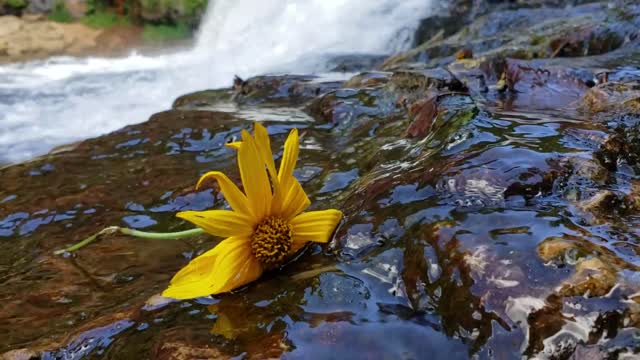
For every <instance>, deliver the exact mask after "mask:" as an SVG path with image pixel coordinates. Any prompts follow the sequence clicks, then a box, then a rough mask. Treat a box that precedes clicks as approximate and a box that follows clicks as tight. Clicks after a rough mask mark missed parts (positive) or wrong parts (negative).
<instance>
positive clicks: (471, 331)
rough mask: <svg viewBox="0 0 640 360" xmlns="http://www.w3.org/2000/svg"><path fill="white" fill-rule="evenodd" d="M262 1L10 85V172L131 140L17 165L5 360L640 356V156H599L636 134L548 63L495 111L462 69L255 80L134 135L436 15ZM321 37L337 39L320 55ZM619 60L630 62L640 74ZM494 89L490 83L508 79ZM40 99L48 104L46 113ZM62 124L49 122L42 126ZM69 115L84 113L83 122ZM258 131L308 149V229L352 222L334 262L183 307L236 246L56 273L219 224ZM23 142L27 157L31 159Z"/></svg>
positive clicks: (136, 255)
mask: <svg viewBox="0 0 640 360" xmlns="http://www.w3.org/2000/svg"><path fill="white" fill-rule="evenodd" d="M250 3H252V2H249V1H236V2H215V3H213V5H212V7H211V9H209V10H210V12H209V14H208V18H207V19H208V20H207V21H206V22H205V25H204V26H203V29H202V34H201V35H200V37H199V42H198V45H197V46H196V47H195V49H194V50H193V51H192V52H185V53H179V54H173V55H166V56H161V57H155V58H150V57H144V56H131V57H129V58H127V59H120V60H104V59H102V60H101V59H89V60H78V59H57V60H52V61H50V62H48V63H37V64H27V65H20V66H13V67H3V68H2V71H3V72H4V74H7V73H10V74H11V75H8V76H7V78H8V79H12V81H13V85H12V84H8V83H5V84H4V85H3V89H5V90H6V89H9V88H10V87H11V86H13V87H14V88H15V89H16V91H15V92H11V91H7V94H10V96H3V98H2V99H4V100H2V101H4V102H5V103H9V102H11V101H13V102H15V103H16V104H21V105H20V106H16V107H15V109H14V108H12V111H11V112H3V115H2V116H6V117H7V118H5V119H4V120H3V122H2V126H6V125H5V124H7V123H8V124H11V123H12V122H17V121H18V117H20V116H22V117H24V119H25V121H24V122H19V123H18V124H14V126H13V127H11V126H9V127H7V129H8V128H11V129H13V130H11V131H13V132H11V136H7V137H6V138H5V140H3V141H4V143H3V145H2V146H6V147H7V148H9V147H11V148H12V149H13V148H15V149H19V148H22V149H23V152H22V155H20V154H18V153H16V154H14V155H13V156H15V157H6V159H7V160H12V159H20V158H27V157H29V156H30V155H29V154H32V153H39V152H43V151H46V149H45V148H47V147H49V146H51V145H53V144H58V143H64V141H67V140H70V139H78V138H83V137H86V136H89V135H91V134H100V133H102V132H104V131H108V130H111V129H117V130H116V131H113V132H111V133H109V134H106V135H104V136H99V137H96V138H93V139H88V140H86V141H83V142H81V143H79V144H77V145H76V146H74V147H69V148H67V149H66V150H65V151H61V152H58V153H55V154H52V155H47V156H43V157H40V158H38V159H35V160H33V161H29V162H24V163H18V164H15V165H12V166H6V167H3V168H0V244H2V246H3V247H2V251H1V252H0V304H1V305H2V306H0V338H1V339H2V341H0V354H1V353H3V352H5V351H10V350H16V349H18V350H19V351H22V353H20V354H22V355H24V354H29V355H34V356H38V355H39V356H40V357H41V358H43V359H94V358H105V359H145V358H153V359H190V358H222V359H265V358H279V357H282V358H285V359H310V358H320V359H422V358H433V359H448V360H452V359H468V358H474V359H476V358H477V359H514V358H521V357H523V356H524V357H531V358H536V359H572V358H575V359H581V358H593V359H600V358H606V359H619V358H620V359H633V358H637V354H638V353H640V346H639V345H638V344H639V342H638V339H639V338H640V330H638V329H640V276H639V274H640V261H639V260H638V254H640V231H639V230H638V229H640V227H639V226H640V216H638V214H639V213H640V200H639V199H640V179H639V178H638V176H637V175H636V174H637V173H638V172H639V171H640V170H639V165H640V160H639V159H638V158H637V156H635V155H634V154H633V153H634V151H629V150H627V151H626V153H625V151H618V152H617V153H616V154H615V156H614V155H611V154H607V153H605V152H603V151H602V149H603V148H606V146H604V145H605V144H607V143H608V141H609V140H610V137H609V136H610V134H611V129H612V128H613V127H616V126H621V127H622V129H623V130H622V132H621V133H620V134H619V136H621V137H622V138H624V139H627V138H628V139H635V140H634V141H635V143H631V141H629V143H630V144H627V145H628V146H635V147H631V148H629V149H639V148H640V130H639V129H640V125H639V122H638V121H637V118H636V117H633V116H624V117H618V118H614V117H613V116H611V117H608V118H607V121H606V122H602V121H598V120H597V119H596V116H593V117H590V116H586V115H585V114H584V113H581V112H579V111H577V110H576V107H575V104H576V102H577V101H579V100H580V99H581V97H582V96H583V95H584V94H585V93H586V92H587V91H588V88H587V87H586V85H585V84H584V83H583V82H581V81H577V80H576V79H575V78H568V77H567V76H566V74H564V73H563V74H558V73H556V72H555V71H556V70H555V69H554V68H551V67H550V69H551V70H545V69H543V70H540V69H537V70H536V69H533V68H532V67H529V66H535V67H538V66H540V67H542V66H545V64H544V63H537V64H533V65H532V64H529V63H523V64H524V65H523V66H521V67H516V65H511V66H513V67H516V68H517V69H520V71H521V72H520V73H519V74H518V77H519V82H518V83H517V84H516V85H517V92H509V91H506V92H498V91H493V90H492V91H486V92H483V89H482V88H481V85H480V84H479V82H478V81H477V77H476V75H477V74H476V73H475V72H474V71H477V70H478V69H477V68H474V67H473V66H469V65H470V64H471V65H472V64H473V63H474V61H469V62H455V63H453V64H452V66H450V67H448V69H449V70H450V72H447V71H442V69H428V70H416V69H409V70H406V69H400V70H398V71H396V72H366V73H363V74H360V75H358V76H356V77H354V78H351V79H350V80H349V81H348V82H347V83H342V82H332V81H326V80H327V77H323V78H319V79H318V78H311V77H307V76H277V77H264V78H258V79H253V80H251V81H249V82H248V83H247V84H245V85H246V86H243V87H242V89H241V90H242V91H237V92H235V93H234V94H233V95H232V94H231V92H230V91H228V90H225V89H222V90H212V91H205V92H201V93H198V94H190V95H188V96H185V97H181V98H180V99H178V101H176V106H175V108H174V109H171V110H169V111H163V112H161V113H158V114H155V115H153V116H152V117H151V118H150V119H149V120H148V121H146V122H141V121H144V120H146V119H147V117H148V113H149V112H152V111H155V110H162V109H166V108H168V107H169V103H170V102H171V101H172V100H173V98H174V97H175V96H176V95H180V94H181V93H185V92H188V91H191V90H195V89H197V88H207V87H215V84H216V83H219V84H227V83H228V81H229V80H230V78H231V76H232V75H233V74H234V73H238V74H240V75H242V76H247V75H249V74H253V73H258V72H262V71H273V72H285V71H287V70H289V71H291V70H292V69H294V70H296V71H309V72H324V71H326V70H327V69H328V68H329V66H328V64H329V63H330V61H328V60H327V53H334V54H335V53H345V52H347V53H352V52H361V53H367V52H371V53H379V52H385V51H391V49H392V48H394V47H402V46H404V45H403V44H405V41H407V40H408V39H409V38H410V37H407V36H406V29H404V28H403V26H404V25H405V24H407V21H408V20H407V19H408V18H406V17H407V16H409V15H408V14H410V15H411V16H409V19H414V18H416V19H417V17H418V16H417V15H416V13H415V9H414V6H416V7H417V6H418V5H419V4H417V2H416V4H412V1H403V2H400V1H397V2H396V3H395V4H393V2H391V1H369V2H358V3H356V2H350V1H337V0H336V1H331V0H328V1H318V2H313V1H301V2H299V3H290V4H284V3H283V2H269V4H268V5H267V4H258V2H255V4H253V5H255V6H257V7H251V6H249V4H250ZM332 6H333V7H335V8H333V7H332ZM259 7H262V8H259ZM389 7H391V8H389ZM337 9H339V11H338V10H337ZM389 11H392V12H391V13H389ZM248 13H251V14H252V16H251V18H247V14H248ZM329 14H331V16H329ZM357 15H358V16H357ZM232 19H233V21H232ZM276 19H277V21H275V20H276ZM396 21H397V24H398V26H395V27H393V26H387V24H389V23H390V22H396ZM216 24H224V26H218V25H216ZM299 24H302V25H301V26H299ZM314 24H315V25H317V26H320V27H322V26H325V27H328V28H330V29H324V30H326V33H322V35H318V34H320V32H318V31H315V30H314V29H315V28H313V27H312V26H311V25H314ZM401 24H402V25H401ZM334 27H339V28H340V29H341V31H343V32H344V33H333V32H330V31H333V30H335V29H334ZM267 28H269V29H272V30H273V32H274V34H277V35H274V36H271V35H269V34H267V33H266V32H265V31H264V29H267ZM292 28H295V29H296V30H295V31H293V30H292ZM352 31H353V34H355V33H356V32H357V33H358V34H356V35H353V37H352V36H351V35H350V34H352ZM242 34H246V36H241V35H242ZM363 34H366V36H364V35H363ZM369 36H371V38H369ZM281 37H286V38H287V41H280V40H281V39H280V38H281ZM374 38H375V39H374ZM246 44H251V45H252V46H247V45H246ZM358 45H362V47H358ZM211 48H215V49H217V50H216V51H212V52H209V50H206V49H211ZM634 51H635V50H634ZM220 53H223V54H226V57H225V58H219V57H218V56H217V55H216V54H220ZM613 55H615V54H613ZM623 55H624V56H621V58H622V59H624V61H625V62H624V63H625V64H626V62H627V61H628V60H627V59H628V58H631V57H633V58H635V59H638V55H637V53H636V52H628V53H624V54H623ZM239 59H242V61H240V60H239ZM562 60H563V59H553V60H552V61H553V62H555V64H556V65H557V64H558V63H559V62H560V61H562ZM564 60H568V61H566V62H567V63H569V64H572V63H573V62H574V61H575V60H574V59H564ZM587 60H591V61H597V60H598V59H597V58H595V57H592V58H590V59H587ZM81 64H85V65H82V66H81ZM565 66H566V65H565ZM107 68H108V69H107ZM54 69H55V74H56V75H53V74H54V71H53V70H54ZM486 71H487V72H486V73H485V74H487V76H488V77H489V79H490V80H491V79H492V80H493V81H495V80H497V77H498V76H499V75H500V74H499V73H491V71H492V70H486ZM636 71H637V68H633V69H632V68H623V69H621V70H620V71H618V72H615V71H614V72H612V74H611V75H610V77H611V78H614V77H616V76H622V75H624V76H628V74H630V73H632V74H635V72H636ZM451 74H455V76H456V79H458V78H459V79H464V80H465V81H467V83H468V84H470V85H469V87H470V89H469V93H467V92H465V91H449V90H442V91H443V93H441V94H440V95H441V96H438V97H428V96H427V94H428V92H426V91H425V89H424V88H423V87H422V86H423V85H424V83H425V82H435V83H436V84H438V83H447V86H459V84H456V83H455V81H452V78H451V76H452V75H451ZM621 74H622V75H621ZM633 76H635V75H633ZM53 77H56V78H57V79H56V80H54V79H53ZM18 79H20V81H18ZM469 79H471V80H469ZM116 80H117V81H116ZM421 84H422V85H421ZM605 85H606V84H605ZM474 86H475V87H474ZM630 87H631V86H630ZM634 89H635V88H634ZM47 90H51V93H50V96H49V97H47V96H44V95H43V96H32V95H34V94H35V93H37V92H42V93H43V94H44V93H46V91H47ZM54 90H55V91H54ZM245 90H246V91H245ZM430 90H432V89H430ZM20 91H22V92H23V93H28V94H29V95H30V96H17V95H16V94H19V93H20ZM7 94H5V95H7ZM469 94H471V95H469ZM83 99H84V100H87V102H86V103H85V102H83V101H81V100H83ZM91 99H93V100H91ZM159 99H160V100H159ZM407 99H408V100H407ZM434 99H435V100H434ZM160 102H164V103H160ZM434 102H435V103H434ZM404 103H407V104H409V105H407V106H402V105H403V104H404ZM63 105H64V106H63ZM108 105H110V106H108ZM5 106H6V105H5ZM85 106H86V107H85ZM87 107H88V108H89V109H90V111H85V110H86V109H87ZM434 109H435V110H437V111H435V112H436V113H437V116H435V117H432V116H434V111H433V110H434ZM14 110H15V111H14ZM45 110H47V111H50V112H51V116H50V117H47V118H44V115H42V116H40V115H39V114H40V113H41V112H44V111H45ZM103 110H104V111H103ZM34 114H35V115H38V116H34ZM72 114H76V115H75V116H78V117H75V116H72V117H66V115H72ZM78 114H82V117H79V115H78ZM132 114H133V115H135V116H133V115H132ZM63 115H64V116H63ZM103 116H104V117H103ZM7 119H9V120H7ZM11 119H13V120H11ZM26 119H29V120H28V121H27V120H26ZM256 119H258V120H262V121H263V122H264V124H265V126H266V127H267V129H268V131H269V133H270V135H271V144H272V147H273V150H274V154H275V156H276V157H280V156H281V151H282V146H283V143H284V140H285V137H286V134H287V133H288V131H289V130H290V129H291V128H293V127H296V128H299V129H300V130H301V134H303V137H302V140H301V149H300V158H299V161H298V164H297V168H296V171H295V173H294V175H295V176H296V177H297V178H298V179H299V180H300V181H301V183H302V184H303V187H304V189H305V191H306V192H307V193H308V194H309V197H310V199H311V201H312V205H311V209H313V210H315V209H326V208H339V209H341V210H342V211H343V213H344V219H343V222H342V223H341V225H340V226H339V228H338V229H337V231H336V233H335V235H334V238H333V239H332V241H331V242H330V244H327V245H319V244H311V245H310V246H308V247H307V248H305V249H304V250H303V251H302V253H301V254H300V255H299V256H298V257H297V258H296V259H295V261H292V262H291V263H288V264H286V265H285V266H283V267H282V268H281V269H278V270H276V271H272V272H269V273H266V274H264V275H263V276H262V277H261V278H260V279H259V280H258V281H255V282H254V283H252V284H250V285H248V286H246V287H243V288H241V289H237V291H233V292H231V293H228V294H223V295H220V296H213V297H203V298H198V299H193V300H188V301H173V300H170V299H166V298H162V297H161V296H159V294H160V293H161V292H162V290H163V289H165V288H166V286H167V284H168V283H169V281H170V279H171V278H172V276H173V275H174V274H175V273H176V271H178V270H179V269H180V268H182V267H183V266H185V265H186V264H187V263H188V262H189V260H190V259H193V258H194V257H195V256H197V255H198V254H201V253H203V252H204V251H207V250H208V249H210V248H211V247H212V246H214V245H215V244H216V243H217V242H218V241H219V240H218V239H214V238H212V237H211V236H208V235H204V234H203V235H199V236H194V237H193V238H187V239H182V240H179V241H152V240H141V239H132V238H131V237H127V236H118V235H113V236H105V237H103V238H101V239H100V240H99V241H97V242H95V243H93V244H91V245H90V246H87V247H86V248H83V249H81V250H80V251H78V252H76V253H73V254H65V255H63V256H59V255H54V251H55V250H58V249H61V248H64V247H66V246H68V245H69V244H72V243H74V242H77V241H80V240H82V239H84V238H86V237H87V236H89V235H91V234H94V233H96V232H97V231H99V230H101V229H103V228H104V227H106V226H109V225H120V226H127V227H132V228H137V229H144V230H147V231H159V232H167V231H179V230H185V229H188V228H191V227H192V226H193V225H191V224H189V223H186V222H184V221H182V220H180V219H177V218H176V217H175V213H176V212H178V211H183V210H205V209H211V208H222V207H224V206H225V201H224V198H223V197H222V196H221V194H220V193H219V192H218V191H217V190H216V187H215V186H213V184H204V186H203V187H202V188H200V189H195V188H194V183H195V181H196V179H198V177H199V176H200V175H202V174H203V173H204V172H206V171H211V170H220V171H223V172H225V173H226V174H228V175H229V177H230V178H231V179H232V180H234V181H238V179H239V174H238V168H237V164H236V162H235V152H234V151H233V150H231V149H229V148H227V147H226V146H225V143H226V142H228V141H233V140H234V139H237V138H238V136H239V135H240V132H241V130H242V129H247V130H250V129H251V128H252V123H251V120H256ZM283 119H286V120H287V121H282V120H283ZM425 121H427V122H430V124H429V127H428V131H425V128H424V127H421V126H420V125H421V124H424V122H425ZM50 123H57V124H64V128H62V127H61V126H59V127H53V128H52V129H53V130H51V132H50V133H48V134H49V140H46V141H45V140H42V139H43V138H44V137H45V134H47V133H41V134H40V137H37V136H36V135H38V134H37V133H36V132H33V131H31V130H29V129H28V128H30V127H42V128H44V127H45V125H47V126H48V124H50ZM134 123H135V124H134ZM24 124H28V125H27V126H23V125H24ZM82 124H86V128H87V130H82V129H81V126H82ZM125 124H130V125H127V126H124V125H125ZM416 124H417V125H416ZM17 125H20V126H17ZM122 126H124V127H122ZM47 129H48V127H47ZM56 129H57V130H56ZM421 129H422V130H421ZM633 129H635V130H633ZM625 131H626V132H625ZM634 131H635V132H634ZM23 132H24V133H29V134H32V135H33V136H34V138H33V141H31V140H29V138H28V137H26V138H25V139H26V140H28V141H22V142H19V141H18V140H22V138H21V137H20V136H21V135H20V134H22V133H23ZM41 132H43V131H41ZM74 132H75V133H74ZM3 135H4V133H3ZM16 139H18V140H16ZM65 139H67V140H65ZM47 141H49V142H48V143H47ZM620 141H622V140H620ZM45 143H46V144H45ZM9 144H11V145H9ZM34 144H37V146H36V145H34ZM47 144H48V145H47ZM634 144H635V145H634ZM38 146H42V148H38ZM38 149H40V150H38ZM635 152H636V153H637V151H635ZM634 156H635V157H634ZM603 159H604V160H603ZM601 200H606V201H601ZM16 354H17V353H15V352H14V353H13V356H14V358H15V356H16Z"/></svg>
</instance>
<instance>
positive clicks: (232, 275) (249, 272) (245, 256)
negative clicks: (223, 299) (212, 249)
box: [214, 247, 263, 294]
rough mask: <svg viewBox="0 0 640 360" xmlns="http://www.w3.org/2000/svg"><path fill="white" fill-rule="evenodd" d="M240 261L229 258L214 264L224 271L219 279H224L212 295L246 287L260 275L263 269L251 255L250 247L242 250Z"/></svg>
mask: <svg viewBox="0 0 640 360" xmlns="http://www.w3.org/2000/svg"><path fill="white" fill-rule="evenodd" d="M241 259H242V261H239V262H237V261H235V259H233V258H231V259H228V258H223V259H221V260H220V262H219V263H217V264H216V268H219V269H224V270H223V271H224V273H223V274H221V275H220V276H221V278H224V279H226V280H225V281H224V282H222V281H221V282H220V286H219V287H218V288H217V289H216V290H215V292H214V294H219V293H223V292H228V291H231V290H233V289H237V288H239V287H241V286H243V285H246V284H248V283H250V282H252V281H254V280H256V279H257V278H259V277H260V275H262V272H263V269H262V265H261V264H260V262H259V261H258V260H257V259H256V258H255V257H254V256H253V254H252V253H251V247H247V248H246V249H243V253H242V257H241Z"/></svg>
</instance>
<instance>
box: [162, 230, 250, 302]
mask: <svg viewBox="0 0 640 360" xmlns="http://www.w3.org/2000/svg"><path fill="white" fill-rule="evenodd" d="M250 244H251V243H250V240H249V238H247V237H230V238H228V239H226V240H223V241H222V242H220V243H219V244H218V245H217V246H216V247H214V248H213V249H211V250H209V251H207V252H205V253H204V254H202V255H200V256H198V257H197V258H195V259H193V260H191V262H189V264H188V265H187V266H185V267H184V268H182V270H180V271H179V272H178V273H177V274H176V275H175V276H174V277H173V279H171V284H170V285H169V288H168V289H166V290H165V291H164V292H163V293H162V296H165V297H170V298H174V299H192V298H196V297H200V296H207V295H211V294H214V293H215V291H216V290H217V289H218V288H219V287H220V286H221V285H224V283H225V282H226V280H227V279H224V278H222V279H221V278H220V270H219V269H218V268H216V263H219V260H220V259H221V258H222V259H225V258H227V257H230V256H231V257H233V256H234V255H243V253H242V249H249V251H250V250H251V246H250Z"/></svg>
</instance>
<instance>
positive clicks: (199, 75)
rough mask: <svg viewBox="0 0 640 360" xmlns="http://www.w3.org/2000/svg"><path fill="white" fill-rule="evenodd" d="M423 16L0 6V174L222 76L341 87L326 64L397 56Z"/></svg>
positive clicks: (398, 9) (168, 4)
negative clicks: (290, 78) (284, 77)
mask: <svg viewBox="0 0 640 360" xmlns="http://www.w3.org/2000/svg"><path fill="white" fill-rule="evenodd" d="M430 11H432V7H431V5H430V1H428V0H371V1H357V0H311V1H307V0H304V1H302V0H300V1H284V0H276V1H268V2H265V1H259V0H237V1H236V0H234V1H230V0H217V1H209V3H207V0H176V1H170V0H132V1H125V0H0V164H6V163H13V162H17V161H22V160H26V159H29V158H32V157H34V156H37V155H41V154H44V153H46V152H48V151H50V150H51V149H52V148H53V147H55V146H58V145H62V144H67V143H70V142H73V141H77V140H81V139H86V138H89V137H92V136H96V135H101V134H104V133H107V132H110V131H113V130H116V129H119V128H121V127H122V126H124V125H128V124H133V123H138V122H142V121H145V120H147V119H148V117H149V116H150V115H151V114H153V113H154V112H157V111H160V110H164V109H167V108H169V107H170V106H171V102H172V101H173V100H174V99H175V98H176V97H178V96H179V95H182V94H185V93H188V92H190V91H195V90H201V89H207V88H219V87H227V86H230V85H231V82H232V79H233V76H234V75H239V76H241V77H247V76H252V75H257V74H262V73H285V72H286V73H292V72H294V73H295V72H299V73H305V74H310V73H313V74H325V75H327V76H338V77H343V78H344V77H345V76H346V75H344V74H335V73H334V74H331V73H332V72H333V71H332V70H334V68H335V67H336V64H335V61H332V59H335V58H336V56H343V55H358V54H359V55H362V54H369V55H377V56H378V57H380V56H381V55H384V54H390V53H394V52H397V51H399V50H403V49H407V48H409V47H410V46H411V45H413V43H414V33H415V29H416V28H417V27H418V25H419V21H420V19H421V18H424V17H425V16H426V15H427V14H428V13H429V12H430ZM343 70H344V69H343Z"/></svg>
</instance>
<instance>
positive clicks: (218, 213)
mask: <svg viewBox="0 0 640 360" xmlns="http://www.w3.org/2000/svg"><path fill="white" fill-rule="evenodd" d="M176 216H177V217H179V218H181V219H184V220H187V221H189V222H191V223H193V224H195V225H196V226H198V227H200V228H202V229H203V230H204V231H206V232H208V233H209V234H211V235H214V236H220V237H229V236H249V235H251V233H252V232H253V227H254V225H255V221H254V219H253V218H251V217H249V216H247V215H243V214H241V213H237V212H235V211H229V210H207V211H183V212H179V213H177V214H176Z"/></svg>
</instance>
